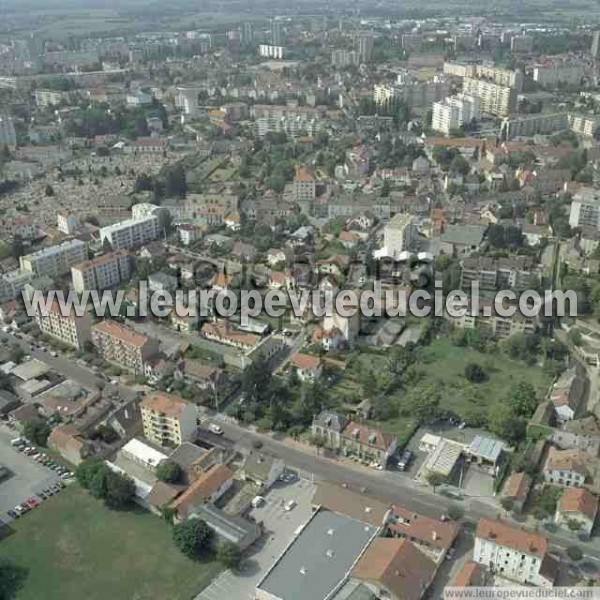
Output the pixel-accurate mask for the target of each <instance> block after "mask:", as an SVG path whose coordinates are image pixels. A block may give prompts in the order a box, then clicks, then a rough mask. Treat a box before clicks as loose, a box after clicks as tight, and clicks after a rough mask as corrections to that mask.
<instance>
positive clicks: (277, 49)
mask: <svg viewBox="0 0 600 600" xmlns="http://www.w3.org/2000/svg"><path fill="white" fill-rule="evenodd" d="M258 53H259V55H260V56H263V57H264V58H275V59H282V58H283V54H284V48H283V46H272V45H270V44H260V45H259V47H258Z"/></svg>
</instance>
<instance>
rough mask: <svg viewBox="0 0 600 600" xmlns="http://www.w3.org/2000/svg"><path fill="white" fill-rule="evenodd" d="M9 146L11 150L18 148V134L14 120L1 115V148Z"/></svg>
mask: <svg viewBox="0 0 600 600" xmlns="http://www.w3.org/2000/svg"><path fill="white" fill-rule="evenodd" d="M4 146H7V147H8V149H9V150H14V149H15V148H16V147H17V133H16V132H15V126H14V124H13V120H12V119H11V118H10V117H5V116H2V115H0V148H4Z"/></svg>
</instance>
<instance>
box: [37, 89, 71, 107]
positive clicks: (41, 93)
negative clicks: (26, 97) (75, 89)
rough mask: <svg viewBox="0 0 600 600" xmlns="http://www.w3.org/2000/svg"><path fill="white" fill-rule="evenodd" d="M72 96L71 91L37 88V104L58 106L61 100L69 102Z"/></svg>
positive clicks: (40, 105)
mask: <svg viewBox="0 0 600 600" xmlns="http://www.w3.org/2000/svg"><path fill="white" fill-rule="evenodd" d="M70 98H71V94H70V93H69V92H60V91H57V90H35V103H36V104H37V106H39V107H42V108H46V107H49V106H58V105H59V104H60V103H61V102H63V101H64V102H68V101H69V100H70Z"/></svg>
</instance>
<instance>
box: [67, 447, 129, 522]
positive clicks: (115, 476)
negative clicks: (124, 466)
mask: <svg viewBox="0 0 600 600" xmlns="http://www.w3.org/2000/svg"><path fill="white" fill-rule="evenodd" d="M75 477H76V479H77V481H78V482H79V484H80V485H81V487H83V488H85V489H86V490H88V491H89V492H90V494H92V496H94V497H95V498H99V499H101V500H104V503H105V504H106V506H107V507H108V508H112V509H115V510H124V509H127V508H130V507H131V506H132V505H133V501H134V498H135V483H134V481H133V479H131V477H128V476H126V475H122V474H120V473H116V472H115V471H112V470H111V469H110V468H109V467H108V466H107V465H106V463H105V462H104V461H103V460H102V459H101V458H89V459H87V460H84V461H83V462H82V463H81V464H80V465H79V466H78V467H77V469H76V470H75Z"/></svg>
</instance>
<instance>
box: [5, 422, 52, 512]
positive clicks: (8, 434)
mask: <svg viewBox="0 0 600 600" xmlns="http://www.w3.org/2000/svg"><path fill="white" fill-rule="evenodd" d="M17 436H18V433H15V432H14V431H12V430H11V429H9V428H8V427H6V426H5V425H2V426H0V463H1V464H3V465H4V466H5V467H6V468H7V469H8V470H9V471H10V472H11V473H12V475H11V476H10V477H8V478H7V479H4V480H3V481H0V519H2V520H3V521H5V522H6V521H8V520H10V517H9V516H8V515H7V514H6V511H8V510H10V509H11V508H14V507H15V506H16V505H17V504H20V503H21V502H25V500H27V498H30V497H31V496H34V495H35V494H37V493H38V492H41V491H42V490H43V489H44V488H47V487H48V486H50V485H52V484H54V483H56V482H57V481H60V478H59V477H58V476H57V475H56V473H55V472H54V471H52V470H50V469H48V468H46V467H44V466H42V465H40V464H38V463H36V462H35V461H34V460H32V459H31V458H29V457H28V456H25V455H24V454H22V453H21V452H19V451H18V450H17V449H15V448H13V447H12V446H11V445H10V440H11V439H13V438H15V437H17ZM24 518H26V517H24Z"/></svg>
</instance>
